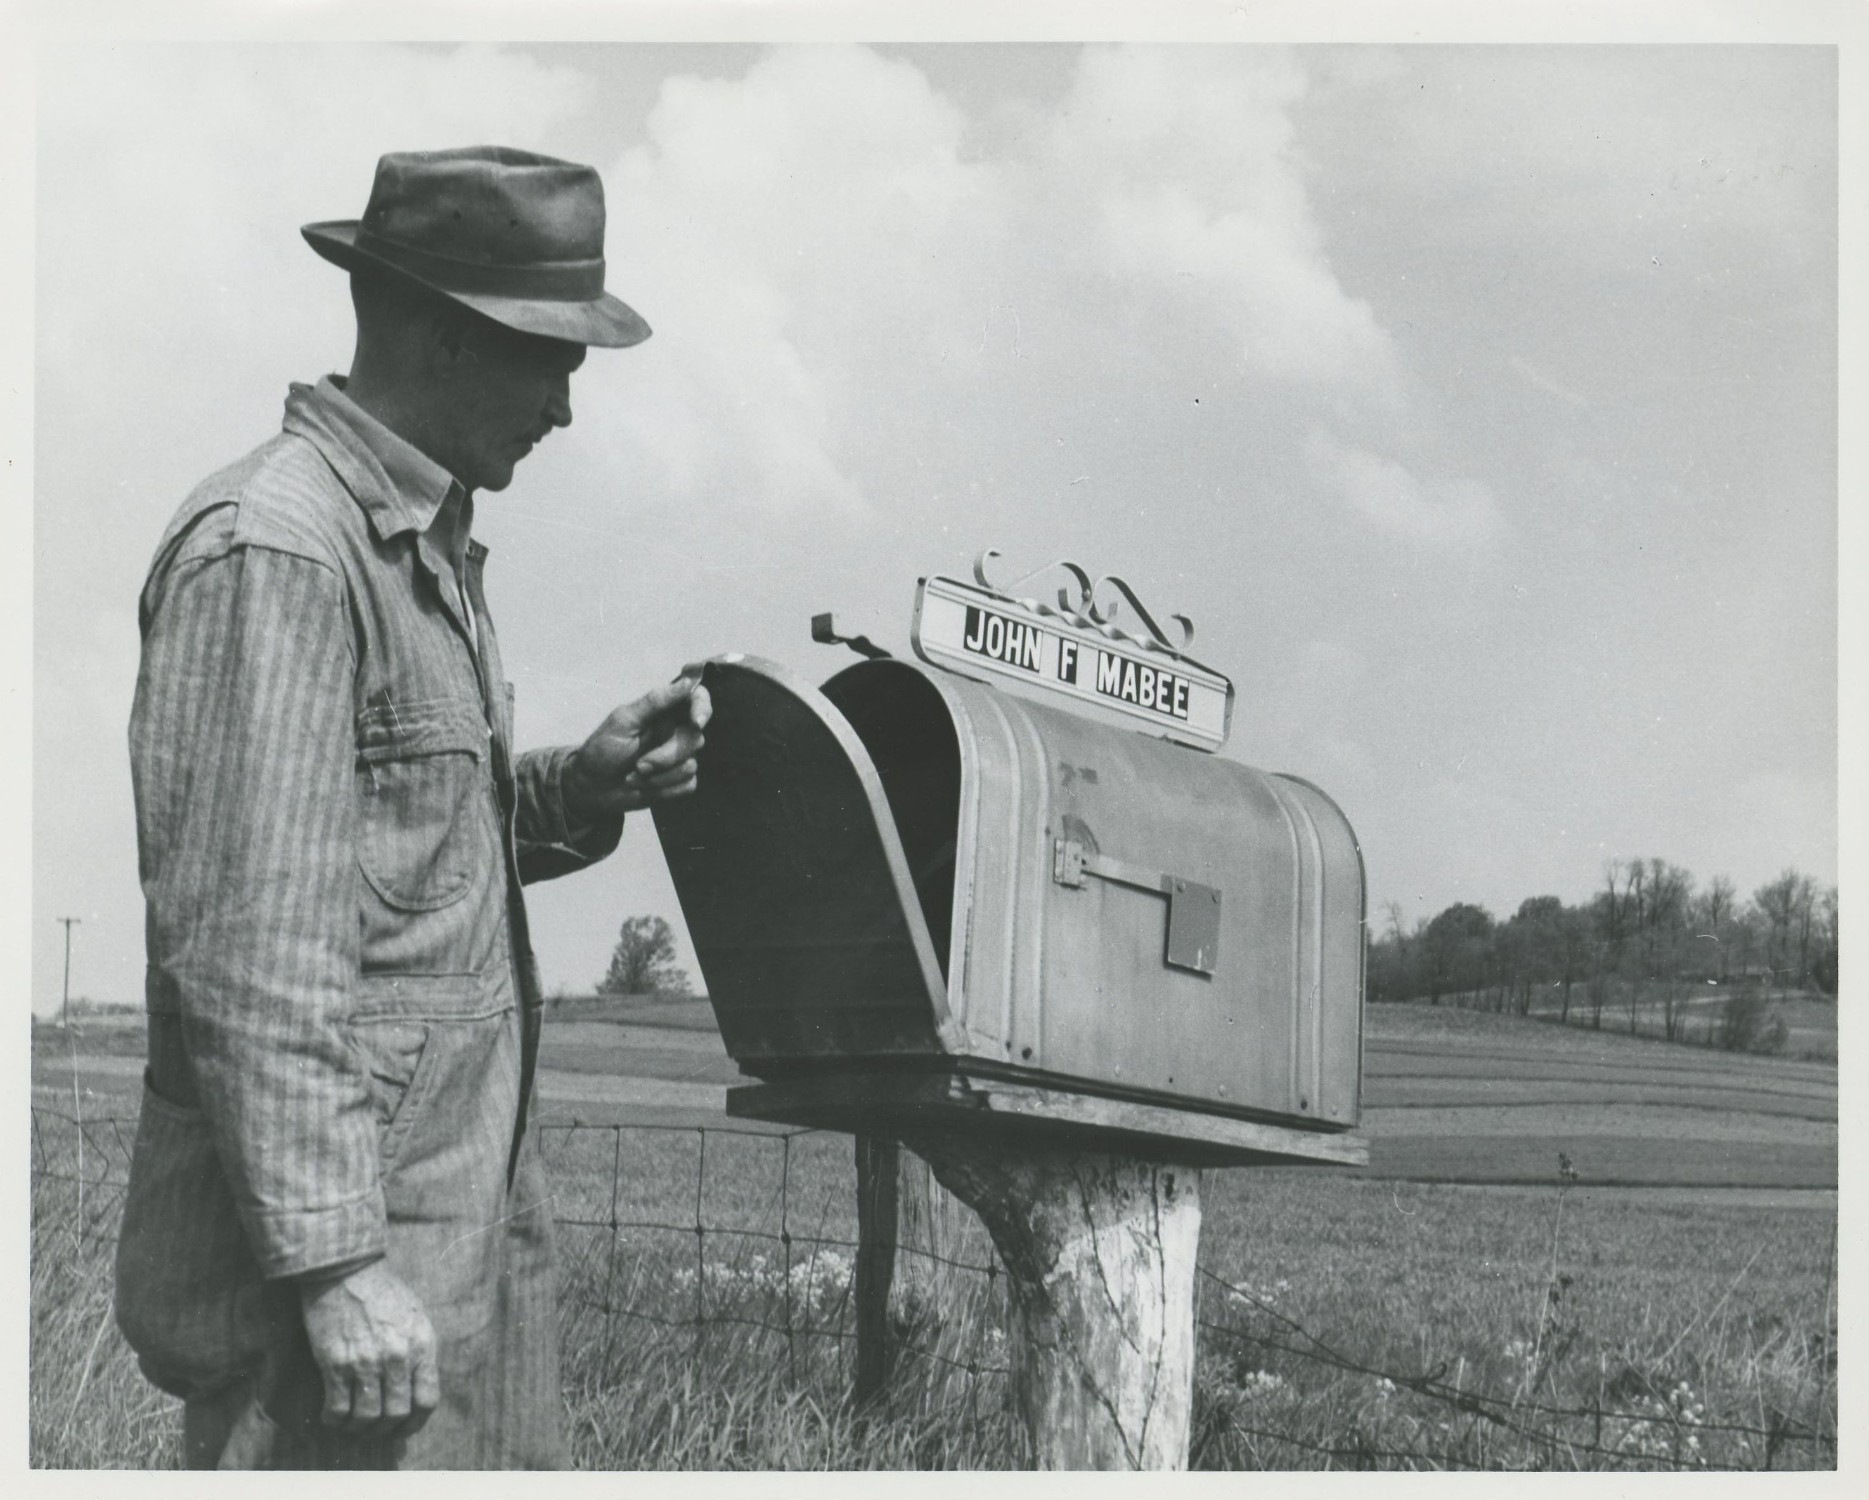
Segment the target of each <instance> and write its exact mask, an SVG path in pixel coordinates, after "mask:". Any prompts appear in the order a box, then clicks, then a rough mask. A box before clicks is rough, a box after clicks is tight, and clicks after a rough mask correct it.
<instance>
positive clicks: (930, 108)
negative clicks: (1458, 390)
mask: <svg viewBox="0 0 1869 1500" xmlns="http://www.w3.org/2000/svg"><path fill="white" fill-rule="evenodd" d="M1304 87H1305V80H1304V74H1303V72H1302V70H1301V69H1300V68H1299V66H1298V64H1297V63H1296V62H1295V61H1294V60H1293V58H1292V56H1291V55H1290V54H1286V53H1277V52H1274V53H1265V52H1261V51H1259V50H1251V51H1247V50H1239V49H1221V48H1212V49H1209V48H1198V49H1195V48H1166V49H1135V48H1105V47H1098V48H1090V49H1086V50H1085V51H1084V52H1083V53H1082V55H1081V57H1080V59H1079V62H1078V65H1077V68H1076V72H1075V75H1074V77H1073V80H1072V83H1071V85H1070V88H1069V90H1068V91H1067V93H1066V95H1065V97H1064V98H1063V99H1062V100H1061V101H1060V102H1059V103H1058V104H1057V105H1055V106H1054V107H1053V108H1051V109H1050V110H1049V111H1048V112H1046V113H1044V114H1043V115H1040V114H1037V113H1036V112H1034V113H1033V114H1032V116H1031V119H1030V122H1029V123H1030V128H1028V129H1025V130H1016V131H1009V132H1003V133H1000V134H997V135H996V137H995V141H996V144H995V145H994V146H993V147H992V148H990V149H987V148H982V147H979V146H978V145H977V143H976V142H975V140H974V139H973V138H972V137H971V136H970V134H969V127H970V121H969V119H968V117H967V116H966V115H965V114H964V113H963V112H962V111H961V110H960V109H959V108H958V107H957V106H956V104H955V103H954V102H953V101H952V100H950V99H948V98H946V97H945V96H943V95H942V94H940V93H939V92H937V91H936V90H935V89H933V88H932V87H931V86H930V84H929V82H928V79H927V77H926V76H925V75H924V74H923V73H922V72H921V71H920V69H918V68H917V67H916V66H915V65H914V63H913V62H912V61H910V60H903V59H899V58H884V57H881V56H879V55H877V54H875V53H873V52H870V51H868V50H866V49H863V48H857V47H806V48H788V49H783V50H779V51H775V52H772V53H769V54H767V55H766V56H765V57H763V58H762V59H761V60H760V61H759V62H757V63H756V64H755V65H754V66H753V67H752V68H751V69H749V70H748V71H747V73H746V74H745V76H744V77H741V78H737V79H701V78H696V77H677V78H672V79H670V80H668V81H667V82H666V83H665V84H664V86H663V88H662V90H661V93H660V96H659V98H658V100H657V102H656V104H655V107H654V109H653V110H652V112H651V114H650V116H649V119H648V126H647V132H648V140H647V141H646V142H645V143H644V144H643V145H641V146H639V147H637V148H634V149H632V150H631V151H629V152H628V153H627V154H626V155H625V156H624V157H623V158H622V159H621V161H620V162H619V163H618V164H617V165H616V167H615V169H614V170H613V171H612V172H610V173H609V174H608V176H609V180H610V182H611V183H612V197H613V200H614V202H615V204H616V205H617V211H616V213H615V216H614V221H613V225H612V230H611V246H610V258H611V261H612V265H613V267H614V268H615V269H614V272H613V279H615V280H617V282H618V285H619V287H620V288H621V289H622V290H623V294H624V295H625V296H626V297H628V298H629V299H630V300H632V302H633V303H635V304H636V305H639V306H640V308H641V310H642V311H643V313H644V314H645V316H647V317H648V318H649V320H650V322H651V323H652V324H654V325H655V326H656V327H657V329H658V330H659V332H660V333H661V335H662V337H661V339H660V340H659V341H657V340H652V341H651V343H650V344H649V345H646V346H644V352H643V355H642V357H641V359H640V360H638V361H637V363H636V364H635V365H633V366H631V367H630V368H627V369H626V368H622V367H619V366H615V365H597V364H595V363H593V365H592V366H590V367H587V372H586V374H585V375H584V376H582V377H581V379H582V380H583V382H584V384H585V388H586V391H587V393H593V392H594V393H596V394H597V396H598V398H599V399H600V400H601V402H602V404H603V406H604V408H605V409H606V410H610V409H615V410H621V411H625V412H628V413H629V415H628V416H626V417H625V418H624V419H623V420H622V421H621V422H620V423H618V424H614V425H613V426H612V428H611V430H610V432H609V433H608V434H607V435H606V436H605V437H604V438H602V439H600V440H601V441H604V442H606V443H607V444H609V445H610V447H611V450H612V453H613V456H614V461H615V462H616V463H617V464H619V465H625V466H628V467H634V468H639V469H641V468H644V467H645V466H646V471H645V474H644V479H645V483H646V485H647V486H648V489H649V490H650V491H651V492H652V493H653V494H659V495H660V496H661V498H662V500H663V502H664V503H667V504H677V503H678V504H681V505H683V506H689V505H692V504H694V503H696V501H697V500H698V501H699V502H700V503H703V504H707V503H710V502H713V501H720V502H730V503H732V504H733V505H736V506H738V505H745V504H748V503H753V504H757V505H760V506H762V507H764V508H765V509H768V510H770V511H773V512H777V513H781V514H787V515H798V514H805V513H820V514H825V515H827V516H831V517H842V518H844V519H862V518H865V517H870V518H874V513H875V507H876V504H877V501H878V497H879V495H881V494H882V493H884V492H886V491H887V490H888V489H889V487H890V484H891V479H892V475H891V472H890V471H891V465H892V464H893V462H894V456H893V455H892V454H890V453H887V452H882V453H879V452H877V451H876V450H877V447H878V444H877V439H876V436H875V435H876V434H878V433H881V432H893V433H895V434H896V437H897V445H898V446H899V447H907V446H908V445H910V443H911V442H912V440H913V438H914V435H915V431H916V426H917V424H918V423H922V424H925V425H926V426H927V428H928V429H929V437H928V441H930V442H932V441H936V440H940V441H945V442H952V441H954V440H955V438H956V435H955V434H953V433H951V432H946V431H940V430H939V429H938V425H937V424H938V417H937V415H936V413H938V412H939V411H941V410H944V409H946V408H948V407H950V406H951V407H965V406H971V407H974V408H978V407H979V406H980V405H981V402H980V395H981V392H982V391H983V390H991V389H994V388H996V387H998V388H1003V389H1004V390H1005V391H1006V392H1007V393H1008V394H1009V395H1010V394H1011V393H1013V392H1015V391H1016V393H1017V399H1018V401H1019V402H1021V403H1022V404H1023V405H1024V407H1025V408H1026V409H1027V412H1028V415H1030V416H1031V417H1032V418H1033V421H1032V425H1033V426H1038V425H1041V421H1040V420H1039V418H1038V412H1039V411H1040V410H1042V409H1043V408H1044V407H1046V406H1047V405H1048V404H1050V405H1057V404H1059V403H1064V402H1069V401H1072V400H1074V399H1076V400H1080V401H1081V398H1082V397H1083V395H1084V394H1085V393H1086V391H1087V390H1088V389H1092V388H1097V387H1100V389H1097V390H1096V394H1097V395H1098V396H1106V395H1107V396H1109V397H1112V398H1114V397H1116V396H1117V394H1118V393H1119V392H1121V391H1122V390H1123V388H1124V386H1125V384H1126V383H1129V382H1133V381H1134V380H1135V378H1136V376H1135V368H1134V366H1133V365H1130V364H1125V363H1123V362H1121V361H1119V360H1116V359H1115V358H1113V351H1121V350H1124V349H1135V348H1136V346H1137V343H1138V340H1137V337H1136V324H1137V320H1138V319H1142V320H1145V321H1146V323H1147V324H1148V326H1149V334H1148V337H1147V338H1146V340H1144V341H1143V348H1141V349H1140V350H1138V351H1137V352H1138V354H1139V355H1140V356H1141V357H1142V358H1144V359H1159V358H1161V357H1162V353H1161V351H1171V352H1172V356H1173V357H1176V358H1178V357H1179V356H1181V355H1183V354H1185V355H1186V360H1185V363H1184V368H1186V369H1188V370H1190V371H1203V372H1205V375H1204V376H1203V378H1209V379H1211V378H1214V376H1215V375H1216V373H1217V374H1218V375H1223V376H1224V377H1225V378H1227V379H1239V378H1245V379H1249V380H1251V381H1254V382H1257V383H1258V384H1259V385H1261V386H1262V387H1264V386H1269V387H1274V388H1280V387H1288V388H1292V389H1295V390H1299V391H1302V392H1305V393H1307V394H1306V399H1318V398H1319V397H1320V394H1323V395H1344V394H1348V395H1350V396H1351V397H1352V398H1356V397H1361V398H1364V399H1366V398H1368V397H1369V396H1370V394H1371V393H1372V392H1373V393H1375V394H1376V396H1377V397H1378V398H1379V399H1380V401H1382V402H1386V403H1388V405H1389V406H1390V407H1393V406H1394V404H1395V403H1396V401H1397V400H1399V399H1400V398H1399V395H1398V392H1399V391H1400V389H1401V384H1402V382H1401V379H1400V376H1399V373H1398V369H1397V361H1396V357H1395V353H1394V350H1393V347H1392V345H1391V342H1390V340H1389V338H1388V336H1387V335H1386V334H1385V333H1384V331H1383V330H1382V329H1381V327H1380V326H1379V325H1378V323H1377V321H1376V319H1375V316H1374V314H1373V312H1372V310H1371V309H1370V308H1369V306H1368V305H1367V304H1366V303H1364V302H1361V301H1359V300H1357V299H1355V298H1353V297H1351V296H1349V295H1347V294H1346V293H1345V291H1344V290H1343V288H1342V287H1341V286H1340V285H1339V283H1338V282H1337V280H1336V278H1335V277H1334V275H1333V274H1332V273H1331V270H1330V267H1329V264H1328V260H1327V258H1326V256H1325V255H1324V252H1323V249H1322V245H1321V242H1320V239H1319V235H1318V231H1317V227H1316V225H1315V224H1314V222H1313V221H1312V218H1311V214H1310V210H1309V205H1308V199H1307V191H1306V187H1305V183H1304V179H1303V174H1302V171H1301V168H1300V163H1299V161H1298V159H1297V153H1296V150H1295V146H1294V132H1293V127H1292V123H1291V118H1290V112H1291V108H1292V106H1293V104H1294V102H1295V101H1296V100H1297V99H1299V98H1300V97H1301V95H1302V94H1303V91H1304ZM988 404H989V405H992V406H994V407H995V409H999V408H1000V406H1001V403H998V402H997V399H995V400H994V401H993V402H989V403H988ZM988 436H990V437H991V438H993V439H995V440H1000V441H1003V440H1004V438H1005V433H1004V432H999V433H994V434H990V435H988ZM637 498H638V499H640V498H643V497H641V496H638V497H637Z"/></svg>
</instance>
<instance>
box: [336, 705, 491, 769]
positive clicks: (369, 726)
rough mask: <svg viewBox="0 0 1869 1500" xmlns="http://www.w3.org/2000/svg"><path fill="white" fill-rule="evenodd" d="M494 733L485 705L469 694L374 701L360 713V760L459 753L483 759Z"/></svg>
mask: <svg viewBox="0 0 1869 1500" xmlns="http://www.w3.org/2000/svg"><path fill="white" fill-rule="evenodd" d="M491 734H492V731H491V730H490V729H488V727H487V716H486V714H485V713H484V712H483V711H482V710H481V706H480V704H479V703H477V702H475V701H474V700H472V699H469V698H431V699H423V700H419V701H417V702H414V703H394V702H391V703H373V704H371V705H370V706H369V707H368V708H366V709H365V710H364V711H363V712H362V713H360V714H358V715H357V759H358V761H359V763H360V764H364V765H371V764H375V763H376V762H379V761H385V760H402V759H406V758H408V757H410V756H416V755H444V754H447V753H449V752H457V753H465V754H468V755H471V756H473V757H474V758H475V759H476V760H478V759H480V758H481V757H482V756H483V755H485V754H486V750H487V741H488V739H489V737H490V736H491Z"/></svg>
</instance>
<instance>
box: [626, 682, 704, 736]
mask: <svg viewBox="0 0 1869 1500" xmlns="http://www.w3.org/2000/svg"><path fill="white" fill-rule="evenodd" d="M699 691H701V680H700V677H699V675H698V674H697V675H696V676H694V677H690V676H688V675H687V674H686V673H683V674H682V675H681V676H680V677H677V678H676V679H675V680H674V681H673V682H665V683H663V684H662V686H660V687H655V688H651V689H650V690H649V691H648V692H646V693H644V694H643V695H642V697H640V698H638V699H637V700H636V701H635V702H634V703H633V704H631V705H630V707H631V708H632V709H634V710H635V712H636V715H637V718H638V721H639V722H641V723H645V724H646V723H648V722H649V721H650V720H651V719H653V718H655V717H657V716H658V715H659V714H665V713H667V712H668V711H669V710H670V709H672V708H674V707H675V706H676V704H678V703H688V702H689V701H690V700H691V699H692V698H693V696H694V694H695V693H697V692H699Z"/></svg>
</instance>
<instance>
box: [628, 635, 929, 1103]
mask: <svg viewBox="0 0 1869 1500" xmlns="http://www.w3.org/2000/svg"><path fill="white" fill-rule="evenodd" d="M702 680H703V682H704V683H705V684H706V687H707V690H708V693H709V695H710V697H711V698H712V699H713V705H714V716H713V719H712V721H711V722H710V723H709V725H708V729H707V745H706V748H705V749H704V750H703V752H702V757H701V767H702V769H701V783H700V788H699V790H697V792H696V793H695V795H693V796H691V797H685V798H682V799H680V800H678V801H675V802H668V803H663V804H661V805H659V806H658V807H657V808H656V810H655V823H656V831H657V833H658V834H659V835H660V837H661V840H662V849H663V853H664V854H665V855H666V857H667V859H668V867H669V872H670V874H671V875H672V876H673V877H674V881H675V889H676V892H677V893H678V895H679V896H680V898H681V908H682V915H683V917H684V918H685V919H686V921H687V923H688V932H689V935H690V936H691V937H692V938H693V940H694V946H695V953H696V956H697V958H698V959H699V962H700V965H701V972H702V974H703V975H704V976H705V979H706V982H707V991H708V997H709V999H710V1000H711V1001H712V1002H713V1005H714V1014H715V1016H716V1018H717V1019H718V1021H719V1023H720V1034H721V1039H722V1040H723V1041H724V1042H725V1043H726V1044H727V1050H728V1052H729V1053H730V1054H731V1055H732V1056H733V1057H734V1059H735V1060H736V1061H738V1062H739V1063H740V1064H741V1065H742V1066H743V1067H744V1068H746V1069H747V1071H749V1072H753V1073H760V1072H763V1071H769V1070H770V1069H771V1068H772V1067H774V1066H782V1065H783V1064H784V1063H785V1062H786V1061H796V1060H800V1059H804V1058H832V1057H900V1056H903V1055H914V1054H922V1055H928V1056H939V1055H940V1054H941V1053H942V1052H943V1050H944V1047H943V1041H942V1036H943V1032H944V1031H948V1032H951V1031H952V1030H953V1028H952V1027H951V1026H950V1025H949V1022H948V1015H947V1002H946V996H945V984H944V981H943V979H942V976H941V966H940V963H939V961H938V960H937V958H936V954H935V950H934V946H933V943H932V942H931V940H930V938H929V935H928V929H927V926H926V923H925V921H924V919H923V916H922V912H921V903H920V901H919V899H918V898H917V896H916V893H915V886H914V875H913V871H912V870H911V869H910V866H909V862H908V857H907V855H906V854H905V852H904V850H903V847H902V840H901V838H900V836H899V834H898V833H897V830H896V826H895V822H894V819H893V817H892V815H891V813H890V809H889V803H888V798H887V794H886V793H885V791H884V788H883V785H882V781H881V779H880V777H879V776H878V774H877V771H876V768H875V766H874V764H873V762H872V761H871V758H870V755H869V753H868V751H867V750H866V749H865V748H864V746H863V743H862V741H861V740H860V739H858V737H857V735H856V733H855V732H854V731H853V730H852V729H851V727H850V725H849V723H848V721H847V720H845V718H844V717H843V715H842V714H840V713H839V712H838V710H837V709H836V708H835V707H834V706H833V704H832V703H831V701H830V700H829V699H828V698H826V697H825V696H824V694H822V693H820V692H819V691H818V690H817V689H815V688H813V687H811V686H809V685H808V684H806V683H803V682H801V681H799V680H798V679H797V678H795V677H793V676H792V675H791V674H790V673H788V672H787V671H786V670H785V669H784V668H782V667H779V666H776V665H774V664H773V663H771V662H764V661H759V660H756V659H754V658H750V657H745V658H738V659H734V658H722V659H719V660H715V661H710V662H709V663H707V666H706V669H705V673H704V675H703V679H702ZM949 859H950V862H951V859H952V855H951V852H950V855H949ZM958 1040H959V1038H958V1037H957V1036H950V1037H949V1038H948V1041H949V1044H950V1045H952V1044H954V1043H956V1042H958ZM762 1063H764V1064H766V1066H765V1067H762V1066H761V1065H762Z"/></svg>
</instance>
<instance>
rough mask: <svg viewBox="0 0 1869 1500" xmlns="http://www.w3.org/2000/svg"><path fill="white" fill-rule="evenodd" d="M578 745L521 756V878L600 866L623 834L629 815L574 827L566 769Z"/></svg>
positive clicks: (517, 835)
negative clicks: (566, 795)
mask: <svg viewBox="0 0 1869 1500" xmlns="http://www.w3.org/2000/svg"><path fill="white" fill-rule="evenodd" d="M572 750H573V747H572V746H569V745H558V746H554V747H553V748H551V749H549V750H528V751H526V752H525V753H524V754H523V755H521V756H520V757H519V758H518V761H517V763H516V764H515V766H514V772H513V777H514V781H515V783H516V791H517V805H516V809H515V816H514V822H515V828H514V843H515V845H516V846H517V848H516V852H517V854H518V858H519V876H520V879H521V880H523V881H526V882H527V883H530V882H532V881H534V880H550V879H552V878H554V877H555V876H559V875H569V874H571V873H572V872H574V871H576V870H582V869H585V868H586V867H588V866H590V865H594V864H596V863H597V861H598V860H600V859H603V858H605V857H606V856H608V855H609V854H610V853H611V852H612V851H613V850H615V848H616V846H617V842H618V840H620V839H621V838H622V837H623V815H622V814H621V813H618V814H617V815H616V816H615V817H614V818H604V819H599V820H598V821H597V822H595V823H588V824H583V825H580V826H578V827H575V828H574V827H572V826H571V825H570V822H569V820H568V818H567V816H566V813H565V798H564V772H565V764H566V762H567V761H569V760H570V758H571V755H572Z"/></svg>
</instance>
